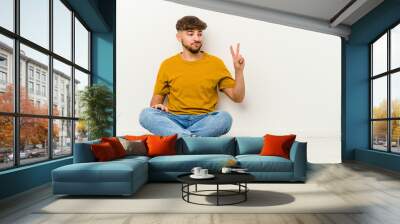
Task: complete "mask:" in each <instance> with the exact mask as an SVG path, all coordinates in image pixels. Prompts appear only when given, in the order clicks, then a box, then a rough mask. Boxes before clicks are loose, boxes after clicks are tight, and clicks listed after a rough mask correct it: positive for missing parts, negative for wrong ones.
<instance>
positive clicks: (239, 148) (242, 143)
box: [236, 137, 264, 155]
mask: <svg viewBox="0 0 400 224" xmlns="http://www.w3.org/2000/svg"><path fill="white" fill-rule="evenodd" d="M263 145H264V139H263V137H236V155H244V154H259V153H260V152H261V148H262V147H263Z"/></svg>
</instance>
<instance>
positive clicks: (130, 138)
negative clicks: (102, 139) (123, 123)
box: [124, 135, 152, 141]
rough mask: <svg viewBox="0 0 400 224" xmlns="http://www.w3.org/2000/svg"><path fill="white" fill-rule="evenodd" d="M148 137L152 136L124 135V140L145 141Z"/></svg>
mask: <svg viewBox="0 0 400 224" xmlns="http://www.w3.org/2000/svg"><path fill="white" fill-rule="evenodd" d="M148 136H152V135H125V136H124V139H126V140H129V141H136V140H142V141H146V139H147V137H148Z"/></svg>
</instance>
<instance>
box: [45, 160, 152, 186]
mask: <svg viewBox="0 0 400 224" xmlns="http://www.w3.org/2000/svg"><path fill="white" fill-rule="evenodd" d="M146 166H147V164H146V162H145V161H142V160H140V159H130V160H129V161H128V160H127V159H122V160H114V161H108V162H92V163H74V164H70V165H66V166H62V167H59V168H57V169H55V170H53V171H52V175H53V181H58V182H129V181H132V176H133V173H134V172H136V173H139V172H143V171H146V172H143V174H142V175H146V176H147V168H145V167H146Z"/></svg>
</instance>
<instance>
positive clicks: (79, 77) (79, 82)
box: [75, 69, 89, 117]
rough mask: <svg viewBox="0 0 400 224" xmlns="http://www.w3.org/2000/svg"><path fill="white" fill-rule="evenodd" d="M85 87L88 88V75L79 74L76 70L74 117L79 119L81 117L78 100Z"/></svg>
mask: <svg viewBox="0 0 400 224" xmlns="http://www.w3.org/2000/svg"><path fill="white" fill-rule="evenodd" d="M86 86H89V75H88V74H86V73H84V72H81V71H80V70H78V69H75V117H80V115H81V107H80V106H79V103H80V100H79V99H80V94H81V92H82V91H83V90H84V89H85V87H86Z"/></svg>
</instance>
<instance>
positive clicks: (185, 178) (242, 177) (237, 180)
mask: <svg viewBox="0 0 400 224" xmlns="http://www.w3.org/2000/svg"><path fill="white" fill-rule="evenodd" d="M190 175H191V173H187V174H182V175H179V176H178V177H177V179H178V181H180V182H181V183H182V188H181V190H182V199H183V200H184V201H186V202H188V203H192V204H198V205H217V206H220V205H234V204H238V203H241V202H245V201H246V200H247V192H248V191H249V188H248V187H247V183H249V182H252V181H254V180H255V177H254V176H253V175H251V174H248V173H226V174H223V173H214V174H213V175H214V176H215V177H214V178H212V179H193V178H191V177H190ZM199 184H205V185H216V189H215V190H197V185H199ZM193 185H194V186H195V190H194V191H190V186H193ZM220 185H236V186H238V189H237V190H223V189H220ZM204 192H205V193H209V192H215V194H205V193H204ZM191 195H195V196H204V197H210V196H211V197H216V199H217V203H216V204H202V203H196V202H193V201H190V196H191ZM229 196H241V197H240V200H238V201H234V202H231V203H221V202H220V200H221V197H229Z"/></svg>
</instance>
